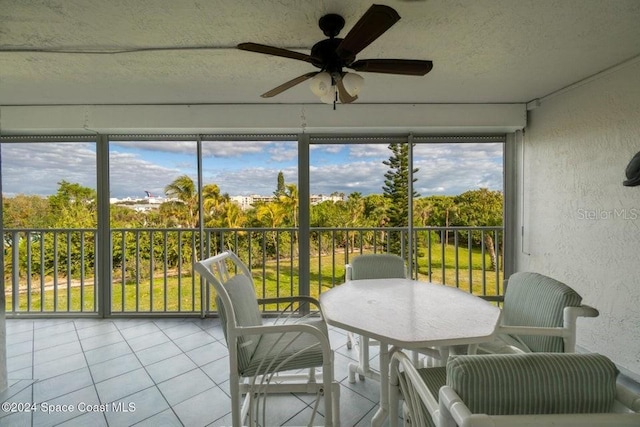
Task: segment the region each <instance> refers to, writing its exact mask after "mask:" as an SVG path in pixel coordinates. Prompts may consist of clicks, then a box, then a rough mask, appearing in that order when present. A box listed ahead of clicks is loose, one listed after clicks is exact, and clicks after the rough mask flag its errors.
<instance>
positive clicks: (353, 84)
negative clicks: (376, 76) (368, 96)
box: [342, 73, 364, 96]
mask: <svg viewBox="0 0 640 427" xmlns="http://www.w3.org/2000/svg"><path fill="white" fill-rule="evenodd" d="M342 84H344V88H345V90H346V91H347V93H348V94H349V95H351V96H357V95H358V94H359V93H360V91H361V90H362V86H364V79H363V78H362V76H361V75H359V74H356V73H345V75H344V76H343V77H342Z"/></svg>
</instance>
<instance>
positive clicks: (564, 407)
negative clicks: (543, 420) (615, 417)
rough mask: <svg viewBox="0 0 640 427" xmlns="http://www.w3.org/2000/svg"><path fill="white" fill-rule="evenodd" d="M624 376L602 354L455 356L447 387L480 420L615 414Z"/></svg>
mask: <svg viewBox="0 0 640 427" xmlns="http://www.w3.org/2000/svg"><path fill="white" fill-rule="evenodd" d="M617 375H618V370H617V368H616V366H615V365H614V364H613V362H611V360H609V359H608V358H607V357H605V356H603V355H600V354H575V353H526V354H508V355H504V354H503V355H497V354H492V355H473V356H452V357H451V358H450V359H449V361H448V362H447V385H448V386H450V387H451V388H453V389H454V390H455V391H456V393H457V394H458V395H459V396H460V398H461V399H462V401H463V402H464V403H465V405H466V406H467V407H468V408H469V410H470V411H471V413H474V414H488V415H522V414H578V413H606V412H610V411H611V409H612V407H613V405H614V401H615V399H616V377H617Z"/></svg>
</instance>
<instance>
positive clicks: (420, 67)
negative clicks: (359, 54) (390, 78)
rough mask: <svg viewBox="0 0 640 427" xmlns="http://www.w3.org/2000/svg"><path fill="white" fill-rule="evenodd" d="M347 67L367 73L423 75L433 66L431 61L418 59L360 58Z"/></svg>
mask: <svg viewBox="0 0 640 427" xmlns="http://www.w3.org/2000/svg"><path fill="white" fill-rule="evenodd" d="M349 68H352V69H354V70H356V71H364V72H369V73H385V74H402V75H406V76H424V75H425V74H427V73H428V72H429V71H431V69H432V68H433V62H431V61H420V60H418V59H361V60H359V61H356V62H354V63H352V64H351V65H349Z"/></svg>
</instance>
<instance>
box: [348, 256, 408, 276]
mask: <svg viewBox="0 0 640 427" xmlns="http://www.w3.org/2000/svg"><path fill="white" fill-rule="evenodd" d="M351 268H352V270H351V279H352V280H363V279H391V278H395V277H399V278H404V277H405V275H406V273H405V268H404V260H403V259H402V258H400V257H399V256H398V255H393V254H367V255H359V256H357V257H355V258H353V260H351Z"/></svg>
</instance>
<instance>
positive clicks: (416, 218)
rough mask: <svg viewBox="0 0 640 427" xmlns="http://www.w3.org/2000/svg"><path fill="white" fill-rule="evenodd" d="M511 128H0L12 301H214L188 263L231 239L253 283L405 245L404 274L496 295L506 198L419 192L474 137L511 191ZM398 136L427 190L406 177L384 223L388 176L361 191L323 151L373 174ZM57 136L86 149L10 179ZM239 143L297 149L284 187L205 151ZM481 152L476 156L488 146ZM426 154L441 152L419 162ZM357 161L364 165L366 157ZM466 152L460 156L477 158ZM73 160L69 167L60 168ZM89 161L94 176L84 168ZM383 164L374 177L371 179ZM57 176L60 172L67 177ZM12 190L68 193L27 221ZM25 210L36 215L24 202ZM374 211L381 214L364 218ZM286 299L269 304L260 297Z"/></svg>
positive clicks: (74, 306) (337, 266) (318, 283)
mask: <svg viewBox="0 0 640 427" xmlns="http://www.w3.org/2000/svg"><path fill="white" fill-rule="evenodd" d="M505 140H506V137H505V136H504V135H502V136H500V135H498V136H476V137H468V136H467V137H450V136H448V137H434V136H415V135H400V136H380V137H375V138H372V137H333V136H332V137H327V136H317V137H313V136H308V135H301V136H297V135H268V136H264V135H263V136H256V135H249V136H247V135H239V136H233V137H230V136H229V135H225V136H215V135H179V136H167V135H163V136H161V137H160V136H140V135H136V136H131V135H100V136H99V137H97V138H95V137H86V138H85V137H64V138H63V137H56V138H46V137H41V138H27V137H25V138H15V137H12V138H9V137H3V138H2V150H3V161H2V177H3V206H4V207H5V208H4V209H3V211H4V212H5V213H4V218H3V224H4V225H5V226H4V229H3V236H4V257H3V262H4V268H3V271H4V277H5V299H6V312H7V316H8V317H12V316H24V315H30V316H31V315H32V316H69V315H71V316H98V317H108V316H194V317H195V316H199V315H201V313H202V312H204V313H206V314H215V313H216V310H217V308H216V306H215V300H214V298H213V297H214V296H213V295H205V296H204V298H203V295H202V290H201V289H202V288H201V283H200V278H199V277H198V276H197V275H194V274H193V272H192V265H193V263H194V262H195V261H197V260H198V259H202V258H205V257H207V256H210V255H212V254H215V253H218V252H219V251H221V250H225V249H230V250H233V251H234V252H236V253H238V255H239V256H240V257H241V258H242V259H243V261H244V262H245V263H246V264H247V265H249V266H250V268H251V270H252V273H253V275H254V278H255V282H256V292H257V294H258V297H277V296H290V295H311V296H314V297H318V296H319V294H320V293H322V292H323V291H324V290H327V289H330V288H332V287H334V286H337V285H339V284H341V283H343V282H344V266H345V264H346V263H348V262H349V260H350V259H351V258H352V257H354V256H357V255H358V254H361V253H381V252H392V253H398V254H401V255H402V256H403V257H404V258H405V260H406V261H407V265H408V266H409V268H410V272H411V276H412V277H414V278H416V279H418V280H424V281H431V282H434V283H440V284H443V285H447V286H455V287H459V288H461V289H464V290H465V291H468V292H470V293H473V294H476V295H483V296H489V297H493V298H496V299H499V297H500V296H501V295H502V293H503V288H504V285H503V277H504V275H505V272H506V271H508V270H509V265H508V261H509V259H508V252H505V247H504V242H505V238H504V233H505V227H504V223H503V217H504V201H501V204H500V215H499V219H498V220H495V219H492V220H491V221H493V222H484V223H481V222H478V219H477V218H471V217H470V216H468V215H467V214H465V212H464V211H463V210H462V209H460V207H456V206H454V205H447V203H449V202H450V200H449V199H447V197H448V196H444V195H443V196H438V195H437V194H436V195H434V197H433V198H431V199H429V198H428V197H422V196H426V195H427V194H425V190H423V188H427V187H428V184H430V183H431V181H430V180H435V178H433V177H432V176H431V175H432V174H433V173H434V172H433V169H436V168H439V169H443V170H446V169H447V165H446V164H445V163H443V160H442V159H438V157H437V156H438V155H439V153H442V152H443V151H444V150H449V151H450V152H452V153H454V154H456V153H462V152H464V151H465V150H468V151H469V152H472V153H475V154H474V155H477V153H478V152H485V151H486V152H490V154H491V156H494V157H491V158H490V159H489V158H488V159H485V160H486V162H490V161H493V162H494V163H495V162H496V161H499V163H500V165H499V166H500V168H499V180H500V190H499V192H500V193H501V194H502V193H503V192H506V191H503V177H504V171H503V168H504V150H505V149H506V145H507V144H505ZM392 143H396V144H404V145H405V147H411V148H410V149H409V150H408V151H409V155H408V157H407V160H408V161H409V164H411V165H414V166H416V167H415V169H417V171H416V172H415V175H414V176H410V177H409V178H408V179H407V182H410V181H411V180H412V179H413V180H414V181H411V182H412V183H415V184H412V187H413V189H414V190H415V188H416V187H418V186H422V187H419V188H420V193H419V195H418V196H417V195H416V193H417V192H415V191H413V192H412V193H411V197H408V198H407V200H408V202H407V204H408V206H412V207H413V209H410V210H408V209H407V210H406V212H407V220H406V223H405V224H404V225H402V226H396V225H393V224H390V223H389V221H388V218H387V217H386V216H385V215H386V214H384V213H383V211H381V210H380V209H381V207H382V205H380V206H378V207H377V208H378V211H375V212H374V211H373V210H374V208H376V205H375V203H382V202H380V200H381V199H380V197H382V194H377V193H382V191H381V190H377V193H376V194H373V193H372V194H363V192H360V191H357V190H358V189H360V188H359V187H357V186H354V185H355V184H354V183H355V182H356V181H357V180H358V176H356V173H357V168H356V167H355V166H353V167H352V168H351V172H352V173H353V174H354V183H350V182H342V183H341V185H342V186H339V185H336V184H335V180H336V179H340V178H341V177H339V176H335V177H333V176H332V174H335V175H337V173H336V172H335V171H336V170H337V169H339V166H340V165H339V164H337V163H336V164H330V165H329V166H328V167H324V166H326V165H325V163H326V159H325V154H324V153H332V152H335V153H338V152H340V151H341V150H343V151H344V152H345V153H346V152H347V150H348V153H349V155H350V156H351V157H353V158H355V159H356V160H358V158H359V156H363V157H362V158H364V159H365V160H363V161H362V162H361V163H362V165H361V166H362V167H363V168H364V167H369V169H368V173H369V174H371V175H376V174H377V175H384V170H385V169H387V166H384V165H383V162H384V161H385V160H387V158H388V157H389V153H388V146H389V145H390V144H392ZM56 144H58V145H56ZM243 144H245V145H246V146H245V147H243ZM51 146H54V148H55V150H57V151H58V152H64V151H66V152H67V153H68V154H69V153H73V152H74V150H79V151H80V152H81V153H82V155H83V157H82V162H81V163H80V164H79V165H76V171H75V172H74V171H73V169H71V166H66V165H64V164H59V165H58V167H59V169H61V170H63V171H62V172H59V173H60V175H57V176H56V175H55V174H52V176H49V177H48V178H47V180H45V181H49V182H48V183H47V185H48V186H49V187H46V186H44V187H39V186H41V185H44V184H41V181H42V180H40V179H35V178H34V180H33V188H34V189H35V191H33V193H32V194H27V195H24V194H22V193H19V192H18V191H16V190H15V189H16V188H20V187H19V186H17V185H16V184H15V182H16V178H15V175H16V172H15V170H13V168H14V167H15V168H18V167H19V166H20V165H16V166H14V163H13V162H12V158H13V157H12V156H15V154H14V153H20V152H22V153H24V152H31V153H33V151H39V152H43V153H45V154H44V155H46V153H48V152H49V150H48V149H49V148H51ZM238 147H239V148H238ZM216 150H217V151H216ZM243 150H244V151H243ZM483 150H485V151H483ZM234 151H237V152H243V153H245V157H244V158H243V159H241V161H244V162H250V161H251V156H256V157H259V156H263V155H264V153H271V154H273V155H274V156H275V155H276V154H277V155H278V156H280V157H281V158H287V159H288V160H287V161H288V162H289V163H288V164H284V163H283V164H281V165H279V167H281V168H282V169H281V170H282V171H283V177H284V180H283V181H284V186H283V187H282V188H280V181H279V177H278V181H276V176H275V175H274V174H273V172H272V174H271V175H266V172H265V175H264V176H259V177H258V178H259V179H260V180H261V181H262V182H264V187H263V188H252V189H253V190H254V191H253V192H251V193H247V191H246V190H245V193H247V194H248V195H247V194H245V195H244V196H242V197H240V194H239V193H241V192H242V191H240V190H237V189H238V188H239V187H232V186H231V187H229V186H230V185H231V184H230V183H233V182H241V175H240V174H239V173H238V172H237V171H234V170H233V169H232V168H231V167H229V168H223V167H221V166H220V164H222V163H220V164H213V163H208V162H209V161H211V159H214V158H219V159H221V161H224V160H225V159H227V158H229V157H228V156H232V155H233V153H234ZM158 152H161V153H162V152H164V153H169V155H170V157H173V158H172V161H173V162H174V164H177V163H180V168H174V169H171V167H172V166H170V165H169V163H168V160H167V158H166V157H165V158H161V156H160V154H158ZM140 153H143V155H141V154H140ZM185 153H186V154H185ZM214 153H215V154H214ZM371 153H376V154H375V156H377V157H375V156H374V158H373V160H372V159H369V160H367V158H366V157H364V156H365V155H368V156H371ZM49 155H50V156H53V154H49ZM487 156H489V155H487ZM441 157H442V156H441ZM496 159H498V160H496ZM475 161H476V162H477V164H478V165H480V166H478V167H479V168H480V167H481V162H482V160H480V161H478V160H477V159H476V160H475ZM128 162H129V163H128ZM428 162H433V165H430V167H425V165H427V164H428ZM378 163H379V165H377V164H378ZM230 164H231V163H230ZM353 164H354V165H357V161H356V162H355V163H353ZM470 164H471V163H469V164H467V165H466V166H465V167H469V168H470V167H471V166H469V165H470ZM372 165H373V166H372ZM21 167H22V168H23V169H22V173H23V174H27V176H28V174H29V173H30V172H32V173H35V172H34V171H35V170H36V169H35V168H36V166H35V165H34V166H33V169H30V166H28V165H24V164H23V165H22V166H21ZM64 167H69V168H70V169H69V170H68V171H64ZM323 167H324V169H323ZM25 168H26V169H25ZM371 168H374V169H371ZM375 168H377V169H375ZM410 169H413V168H410ZM78 170H81V171H84V174H81V173H80V172H78ZM274 170H277V169H274ZM376 170H377V172H376ZM43 172H48V170H46V169H45V170H44V171H43ZM169 172H171V173H169ZM252 173H254V174H256V175H259V174H260V173H262V171H261V170H260V169H259V168H258V167H256V168H254V169H252ZM377 175H376V176H377ZM147 176H150V177H151V178H149V179H147V178H145V177H147ZM183 176H187V177H189V178H190V180H191V183H192V185H193V187H192V188H185V187H184V186H183V187H180V186H179V185H178V184H180V182H179V178H181V177H183ZM458 176H459V175H458ZM84 177H91V178H90V179H89V180H88V181H83V180H82V179H85V178H84ZM332 177H333V178H335V179H334V182H333V185H334V187H332V188H334V191H332V192H329V190H327V188H328V187H327V186H326V185H325V184H324V183H325V181H326V182H331V179H329V178H332ZM454 178H456V177H454ZM342 179H344V178H343V177H342ZM383 179H384V178H382V177H379V181H378V183H377V184H376V185H378V186H379V187H377V188H378V189H379V188H380V187H382V184H383V182H382V180H383ZM459 180H461V179H459ZM54 181H57V182H54ZM61 181H64V182H66V183H67V186H66V187H64V188H63V189H62V190H64V191H62V190H61V187H60V182H61ZM188 181H189V180H187V181H186V182H187V184H188V183H189V182H188ZM75 184H78V188H80V190H85V189H87V188H88V189H89V190H91V192H90V194H87V195H86V199H85V200H84V201H81V200H80V199H81V197H80V196H79V194H80V193H73V191H76V190H78V188H76V187H75V186H74V185H75ZM174 184H175V185H174ZM481 184H482V183H480V184H479V185H478V186H481ZM55 185H58V189H57V192H56V191H55ZM225 185H227V187H226V188H225ZM323 185H324V186H323ZM172 186H173V187H172ZM131 187H135V189H134V190H131ZM187 187H188V185H187ZM228 188H232V190H231V191H229V190H228ZM233 188H235V189H236V190H233ZM123 189H124V191H125V192H123ZM143 189H144V192H145V193H146V196H144V197H139V198H132V197H129V196H125V195H126V194H127V193H126V191H136V192H142V191H143ZM80 190H78V191H80ZM274 190H275V191H274ZM505 190H506V189H505ZM172 191H173V192H172ZM279 191H281V193H280V194H277V193H278V192H279ZM436 193H437V191H436ZM409 195H410V194H407V196H409ZM19 196H24V197H31V198H34V197H37V196H40V197H41V198H44V199H47V200H49V202H52V201H57V202H58V203H62V199H64V200H66V202H65V203H67V204H66V205H60V206H61V207H60V209H59V211H58V212H59V214H58V215H57V217H58V218H57V220H58V222H55V223H54V226H51V224H52V223H51V222H49V223H48V224H44V223H35V224H33V223H31V224H30V223H26V222H22V223H21V222H19V221H16V220H15V218H16V216H18V217H19V215H16V214H15V212H16V211H17V208H16V205H17V201H18V198H19ZM63 196H64V197H63ZM249 196H250V197H249ZM258 196H260V197H261V199H260V197H258ZM378 196H380V197H378ZM65 197H66V199H65ZM438 197H440V198H438ZM427 199H429V200H427ZM114 200H115V202H114ZM303 200H308V202H307V203H304V202H301V201H303ZM451 200H453V196H451ZM276 202H278V203H280V204H281V205H282V206H280V208H281V209H280V210H275V207H274V206H275V203H276ZM459 202H460V203H471V202H473V203H477V200H475V199H474V200H471V201H469V200H465V199H464V198H460V199H459ZM12 203H13V205H11V204H12ZM243 203H244V204H245V205H243ZM251 203H253V206H252V205H251ZM74 204H75V205H76V206H80V208H78V209H79V210H77V211H72V210H70V208H69V206H70V205H74ZM247 204H248V206H247ZM272 205H273V206H272ZM408 206H407V208H408ZM18 207H19V206H18ZM7 208H9V209H7ZM283 209H284V210H283ZM340 209H342V211H340ZM359 209H360V210H359ZM367 209H369V210H372V213H371V214H370V215H369V216H367V215H365V214H364V213H362V212H365V211H367ZM18 212H19V211H18ZM79 212H80V213H79ZM252 215H253V216H252ZM465 215H467V216H465ZM23 216H24V217H25V218H27V217H28V218H31V217H33V215H31V216H30V215H29V212H26V213H25V214H24V215H23ZM251 216H252V217H251ZM343 216H344V219H340V220H338V218H342V217H343ZM247 217H251V218H252V221H253V223H252V222H251V221H250V220H248V219H246V218H247ZM359 217H362V219H361V220H360V219H359ZM365 217H367V218H366V219H367V220H365ZM323 218H324V219H323ZM370 218H375V219H376V221H377V222H371V221H370ZM437 218H440V219H437ZM11 221H13V222H11ZM243 221H244V222H243ZM323 221H324V222H323ZM340 221H342V222H340ZM367 221H368V222H367ZM435 221H441V222H439V223H437V222H435ZM464 221H467V223H465V222H464ZM8 223H9V224H11V226H7V224H8ZM408 224H411V226H409V225H408ZM505 253H506V259H505ZM203 304H204V307H203ZM279 308H280V307H271V306H264V307H262V309H263V310H264V311H265V312H269V311H272V310H274V311H275V310H278V309H279Z"/></svg>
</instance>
